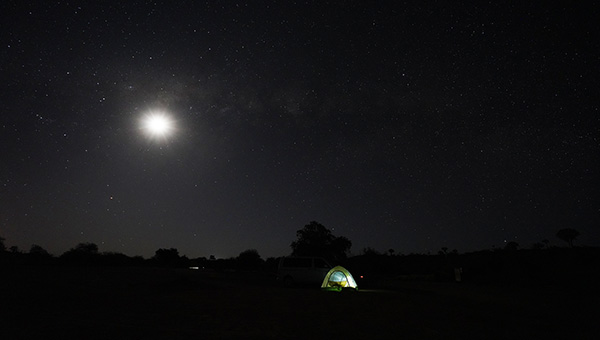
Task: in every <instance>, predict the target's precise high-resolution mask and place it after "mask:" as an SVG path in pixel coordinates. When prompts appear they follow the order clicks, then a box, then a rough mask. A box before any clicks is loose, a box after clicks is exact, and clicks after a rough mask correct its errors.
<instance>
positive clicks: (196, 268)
mask: <svg viewBox="0 0 600 340" xmlns="http://www.w3.org/2000/svg"><path fill="white" fill-rule="evenodd" d="M190 269H194V270H198V269H200V267H190Z"/></svg>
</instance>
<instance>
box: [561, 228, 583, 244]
mask: <svg viewBox="0 0 600 340" xmlns="http://www.w3.org/2000/svg"><path fill="white" fill-rule="evenodd" d="M577 236H579V232H578V231H577V230H575V229H573V228H565V229H561V230H559V231H558V232H557V233H556V237H558V238H559V239H561V240H563V241H565V242H567V243H568V244H569V247H571V248H573V241H575V239H576V238H577Z"/></svg>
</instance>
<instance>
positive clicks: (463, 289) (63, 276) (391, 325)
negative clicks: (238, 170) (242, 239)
mask: <svg viewBox="0 0 600 340" xmlns="http://www.w3.org/2000/svg"><path fill="white" fill-rule="evenodd" d="M2 277H3V280H2V282H1V283H0V292H1V296H2V308H1V309H0V327H1V329H2V334H4V335H8V336H7V337H6V338H7V339H8V338H11V339H12V338H23V339H30V338H61V339H75V338H77V339H79V338H85V339H192V338H194V339H197V338H205V339H307V338H314V339H324V338H330V337H332V336H335V337H340V336H341V337H344V338H347V339H356V338H363V339H373V338H377V337H382V338H383V337H384V338H386V339H396V338H399V337H402V338H403V339H452V338H461V339H465V338H467V339H471V338H473V339H475V338H480V339H481V338H485V339H509V338H536V339H540V338H571V337H573V336H574V335H576V337H577V338H578V339H584V338H592V336H594V335H596V334H597V331H598V329H597V327H598V326H597V325H596V321H597V315H594V314H593V313H590V312H588V311H591V310H592V309H591V307H594V308H595V306H597V305H598V297H597V296H588V295H586V294H585V292H582V291H579V292H577V291H571V290H562V289H560V288H558V287H528V288H525V287H512V288H510V287H497V286H492V285H488V286H477V285H470V284H468V283H435V282H406V283H403V284H401V285H398V286H397V287H396V289H394V290H361V289H360V287H359V291H342V292H328V291H321V290H320V289H319V287H315V288H314V289H310V288H283V287H280V286H278V285H276V284H275V282H274V278H273V277H272V276H270V275H264V274H261V273H234V272H231V273H215V272H203V271H193V270H184V269H181V270H179V269H177V270H175V269H156V268H64V267H27V268H17V269H11V270H8V269H6V268H4V269H2ZM587 308H589V309H587Z"/></svg>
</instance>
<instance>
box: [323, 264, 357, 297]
mask: <svg viewBox="0 0 600 340" xmlns="http://www.w3.org/2000/svg"><path fill="white" fill-rule="evenodd" d="M321 288H322V289H326V290H337V291H340V290H342V288H354V289H358V286H357V285H356V281H354V278H353V277H352V274H350V272H349V271H348V270H346V268H344V267H342V266H337V267H333V268H331V270H330V271H329V272H328V273H327V275H325V278H324V279H323V284H321Z"/></svg>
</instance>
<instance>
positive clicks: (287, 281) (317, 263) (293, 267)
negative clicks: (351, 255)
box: [277, 256, 332, 287]
mask: <svg viewBox="0 0 600 340" xmlns="http://www.w3.org/2000/svg"><path fill="white" fill-rule="evenodd" d="M331 268H332V266H331V265H330V264H329V263H328V262H327V261H326V260H325V259H323V258H321V257H294V256H290V257H282V258H281V259H280V260H279V267H278V270H277V279H278V280H279V281H280V282H282V283H283V285H284V286H286V287H290V286H293V285H312V284H315V285H317V287H320V285H321V283H322V282H323V279H324V278H325V275H327V272H329V270H330V269H331Z"/></svg>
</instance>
